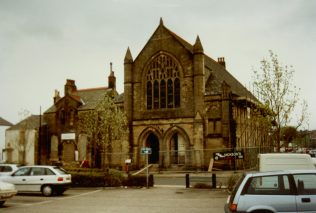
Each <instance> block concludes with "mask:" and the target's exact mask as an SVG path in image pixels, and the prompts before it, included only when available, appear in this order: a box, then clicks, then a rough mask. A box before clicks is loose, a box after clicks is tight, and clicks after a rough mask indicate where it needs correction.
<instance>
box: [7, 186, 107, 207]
mask: <svg viewBox="0 0 316 213" xmlns="http://www.w3.org/2000/svg"><path fill="white" fill-rule="evenodd" d="M100 191H102V190H101V189H98V190H94V191H90V192H85V193H82V194H77V195H70V196H67V197H66V196H62V197H52V199H51V200H44V201H40V202H34V203H19V202H16V201H15V202H14V201H13V202H11V200H8V202H7V203H8V204H10V205H11V204H14V205H16V206H15V207H21V206H36V205H42V204H46V203H51V202H54V201H56V200H65V199H71V198H76V197H80V196H85V195H89V194H93V193H97V192H100ZM12 207H13V206H12Z"/></svg>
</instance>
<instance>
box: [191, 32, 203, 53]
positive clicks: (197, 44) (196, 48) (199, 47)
mask: <svg viewBox="0 0 316 213" xmlns="http://www.w3.org/2000/svg"><path fill="white" fill-rule="evenodd" d="M203 51H204V50H203V47H202V43H201V40H200V37H199V36H197V37H196V40H195V44H194V45H193V52H195V53H203Z"/></svg>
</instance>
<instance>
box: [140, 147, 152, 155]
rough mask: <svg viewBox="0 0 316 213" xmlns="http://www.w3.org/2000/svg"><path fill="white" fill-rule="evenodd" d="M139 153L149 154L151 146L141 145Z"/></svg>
mask: <svg viewBox="0 0 316 213" xmlns="http://www.w3.org/2000/svg"><path fill="white" fill-rule="evenodd" d="M140 153H141V154H143V155H150V154H151V148H149V147H143V148H142V149H141V150H140Z"/></svg>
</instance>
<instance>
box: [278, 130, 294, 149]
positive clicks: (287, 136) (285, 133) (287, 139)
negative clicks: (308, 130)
mask: <svg viewBox="0 0 316 213" xmlns="http://www.w3.org/2000/svg"><path fill="white" fill-rule="evenodd" d="M297 135H298V132H297V129H296V128H295V127H293V126H286V127H282V128H281V140H282V141H283V142H284V143H285V146H286V147H288V146H289V143H291V142H292V141H293V140H295V138H296V137H297Z"/></svg>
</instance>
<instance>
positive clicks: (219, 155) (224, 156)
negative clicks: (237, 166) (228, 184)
mask: <svg viewBox="0 0 316 213" xmlns="http://www.w3.org/2000/svg"><path fill="white" fill-rule="evenodd" d="M213 158H214V160H228V159H244V153H243V151H234V152H215V153H213Z"/></svg>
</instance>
